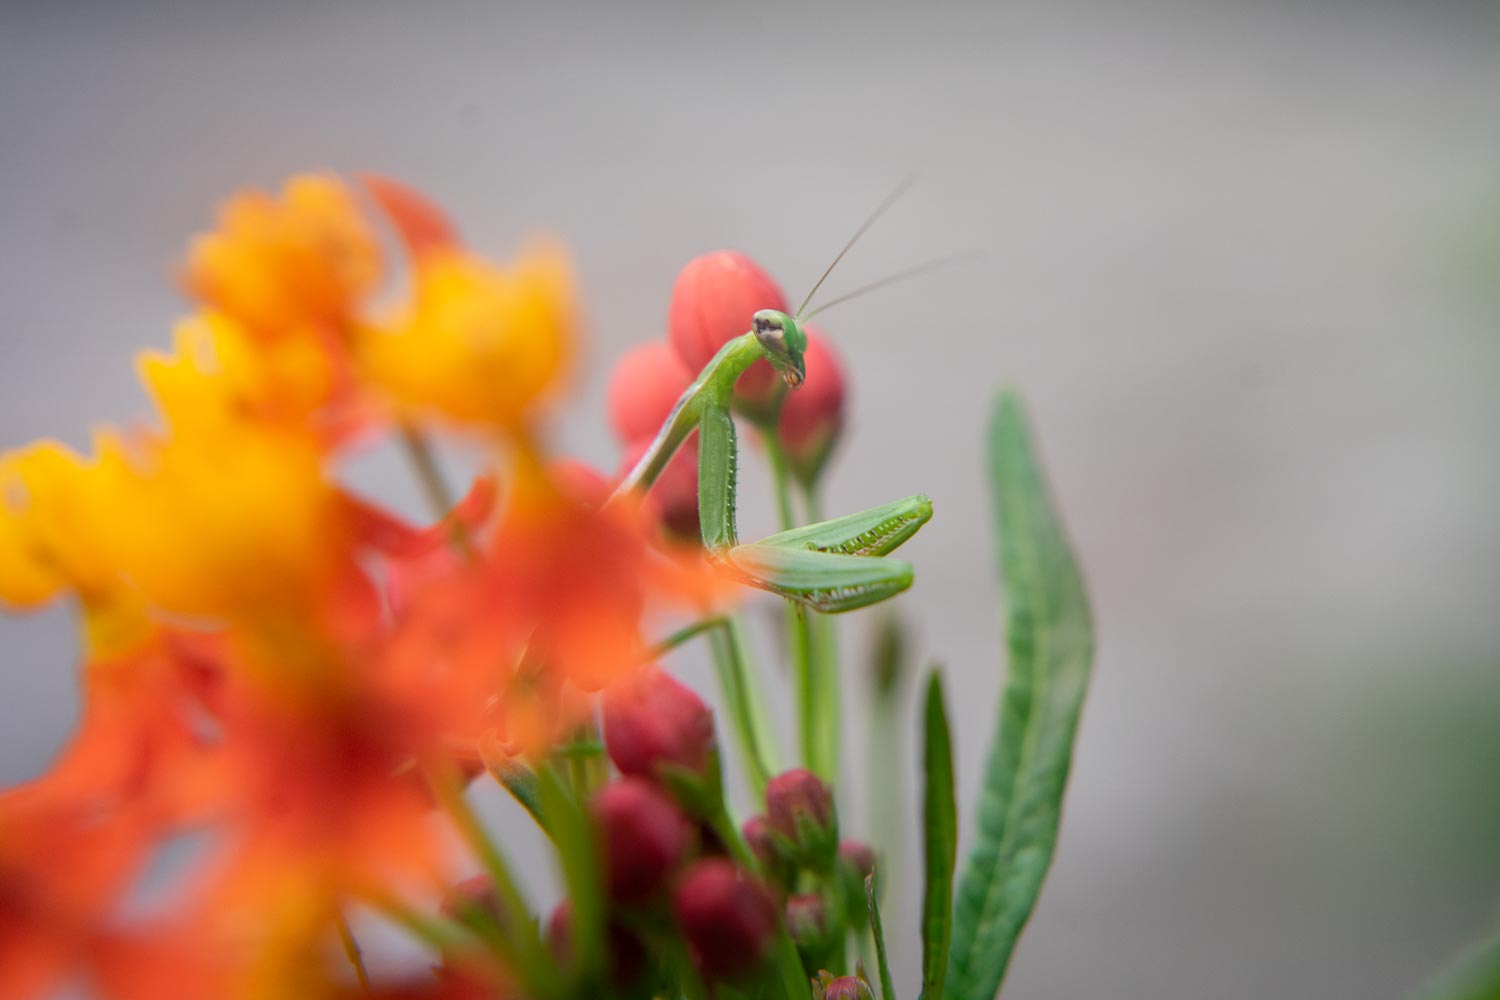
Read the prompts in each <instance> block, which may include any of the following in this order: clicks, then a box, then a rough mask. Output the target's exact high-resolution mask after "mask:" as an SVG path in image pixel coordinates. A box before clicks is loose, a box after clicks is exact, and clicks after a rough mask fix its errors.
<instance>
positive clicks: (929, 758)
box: [922, 670, 958, 1000]
mask: <svg viewBox="0 0 1500 1000" xmlns="http://www.w3.org/2000/svg"><path fill="white" fill-rule="evenodd" d="M923 728H924V736H923V751H922V770H923V773H924V774H925V775H926V781H925V790H924V792H923V796H922V819H923V823H922V826H923V830H924V832H925V838H926V839H925V843H924V846H923V852H922V854H923V859H924V863H925V867H926V870H927V882H926V886H925V888H924V889H923V891H922V996H924V997H932V998H934V1000H941V998H942V996H943V982H944V980H945V979H946V977H947V973H948V946H949V943H950V941H951V940H952V938H953V864H954V861H955V860H956V855H957V854H958V807H957V805H956V804H955V802H954V800H953V741H952V739H951V738H950V737H949V735H948V711H947V709H945V708H944V707H943V677H942V674H940V673H938V671H936V670H934V671H933V672H932V678H931V679H930V680H929V681H928V682H927V712H926V725H925V726H924V727H923Z"/></svg>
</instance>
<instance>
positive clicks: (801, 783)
mask: <svg viewBox="0 0 1500 1000" xmlns="http://www.w3.org/2000/svg"><path fill="white" fill-rule="evenodd" d="M766 821H767V822H768V823H769V824H770V827H771V830H772V832H773V834H775V836H776V837H777V839H778V843H779V845H780V846H781V847H782V849H783V850H785V851H786V852H787V853H789V854H791V855H792V856H793V857H795V858H796V859H797V860H798V861H800V862H802V863H803V864H807V865H811V866H812V867H815V868H821V869H827V868H828V867H829V866H830V865H831V864H832V862H833V858H834V854H835V852H837V850H838V840H839V832H838V817H837V816H836V815H835V814H834V810H833V792H832V790H831V789H829V787H828V786H827V785H826V784H824V783H823V781H822V780H821V779H819V778H818V776H817V775H815V774H813V773H812V772H811V771H808V770H804V769H802V768H796V769H794V770H791V771H787V772H785V773H783V774H778V775H777V776H776V777H774V778H772V779H771V780H770V782H769V783H767V785H766Z"/></svg>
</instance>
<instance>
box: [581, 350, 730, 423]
mask: <svg viewBox="0 0 1500 1000" xmlns="http://www.w3.org/2000/svg"><path fill="white" fill-rule="evenodd" d="M741 332H743V331H741ZM693 374H694V373H693V372H691V371H689V370H688V367H687V365H685V364H683V363H682V358H681V357H680V356H679V355H678V353H677V350H676V349H675V348H674V347H673V346H672V345H671V344H669V343H667V342H666V341H665V340H648V341H646V342H645V343H644V344H637V345H636V346H635V347H632V348H631V349H630V350H629V351H628V352H627V353H626V354H625V356H624V357H622V358H620V360H619V361H618V362H616V364H615V367H614V370H613V371H611V372H610V375H609V384H608V386H607V387H606V389H605V395H604V403H605V410H606V412H608V414H609V426H610V428H611V429H612V430H613V431H614V432H615V440H617V441H619V442H620V443H621V444H630V443H631V442H633V441H639V440H640V439H641V438H646V439H648V440H649V439H650V438H653V437H655V436H656V432H657V431H658V430H659V429H660V428H661V425H662V424H663V423H665V422H666V419H667V416H668V415H669V414H671V412H672V407H673V406H675V405H676V404H677V399H678V397H680V396H681V395H682V393H683V391H684V390H685V389H687V387H688V385H689V384H691V383H692V381H693Z"/></svg>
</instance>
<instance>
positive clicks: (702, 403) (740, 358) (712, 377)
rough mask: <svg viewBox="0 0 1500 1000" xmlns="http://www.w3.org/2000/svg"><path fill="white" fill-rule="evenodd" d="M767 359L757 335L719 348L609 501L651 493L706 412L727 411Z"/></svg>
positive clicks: (746, 334) (749, 335) (752, 334)
mask: <svg viewBox="0 0 1500 1000" xmlns="http://www.w3.org/2000/svg"><path fill="white" fill-rule="evenodd" d="M764 356H765V349H764V348H762V347H761V346H760V341H758V340H756V339H755V334H754V333H745V334H743V335H741V336H738V337H735V338H734V339H733V340H731V341H729V342H728V343H726V344H725V345H724V346H723V347H721V348H719V353H718V354H715V355H714V356H713V359H712V360H711V361H709V363H708V364H707V365H705V366H704V368H703V371H701V372H699V373H698V377H697V378H696V379H694V380H693V384H692V385H690V386H688V387H687V389H686V390H685V391H684V392H683V394H682V396H681V398H679V399H678V400H677V405H675V406H673V407H672V412H671V413H670V414H668V415H667V420H666V423H664V424H662V427H661V430H659V431H657V432H656V437H655V439H653V440H652V442H651V446H650V447H648V448H647V449H646V451H645V454H643V455H641V457H640V460H639V461H637V462H636V463H635V468H633V469H631V470H630V472H629V474H628V475H626V476H625V479H624V481H622V482H621V483H620V485H619V486H618V487H617V488H616V489H615V492H614V493H613V494H612V495H611V496H610V499H611V500H614V499H615V498H616V497H619V496H623V495H624V494H626V493H628V492H630V491H631V490H640V491H641V492H645V491H646V490H649V489H650V488H651V487H652V485H653V484H655V482H656V480H657V477H659V476H660V475H661V474H662V472H664V471H665V470H666V468H667V463H668V462H670V461H671V460H672V456H673V455H675V454H676V453H677V449H678V448H679V447H681V445H682V442H684V441H686V440H687V439H688V435H690V434H692V433H693V429H694V428H695V427H697V426H698V421H699V420H701V419H702V417H703V412H704V411H705V410H708V409H717V410H725V411H727V410H728V409H729V397H730V394H731V393H733V392H734V384H735V383H736V382H738V381H739V379H740V376H741V375H743V374H744V373H745V369H746V368H749V367H750V366H751V365H752V364H754V363H755V362H756V361H759V360H760V359H761V358H762V357H764Z"/></svg>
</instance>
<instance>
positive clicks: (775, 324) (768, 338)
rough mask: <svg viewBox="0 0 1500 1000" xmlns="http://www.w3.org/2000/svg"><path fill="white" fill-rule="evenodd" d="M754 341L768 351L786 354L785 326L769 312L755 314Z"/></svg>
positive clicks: (777, 317)
mask: <svg viewBox="0 0 1500 1000" xmlns="http://www.w3.org/2000/svg"><path fill="white" fill-rule="evenodd" d="M754 324H755V325H754V330H755V339H756V340H759V341H760V342H761V345H762V346H763V347H765V348H766V350H768V351H777V352H778V353H785V352H786V326H785V324H783V323H782V321H781V317H779V316H776V315H775V314H774V313H771V312H770V311H769V310H767V311H765V312H758V313H756V314H755V320H754Z"/></svg>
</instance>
